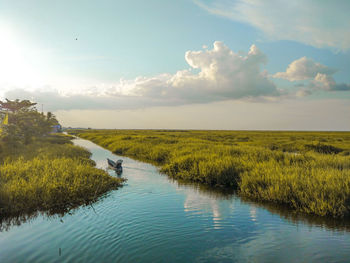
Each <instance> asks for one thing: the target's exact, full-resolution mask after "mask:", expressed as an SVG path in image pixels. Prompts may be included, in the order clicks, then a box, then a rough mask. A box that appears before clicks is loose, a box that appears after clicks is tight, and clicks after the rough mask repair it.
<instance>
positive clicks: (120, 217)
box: [0, 139, 350, 262]
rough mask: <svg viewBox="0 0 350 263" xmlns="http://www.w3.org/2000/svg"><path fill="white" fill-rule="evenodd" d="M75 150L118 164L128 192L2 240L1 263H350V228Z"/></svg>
mask: <svg viewBox="0 0 350 263" xmlns="http://www.w3.org/2000/svg"><path fill="white" fill-rule="evenodd" d="M75 144H77V145H81V146H84V147H86V148H88V149H90V151H92V153H93V156H92V159H93V160H95V161H96V163H97V166H98V167H100V168H103V169H106V165H107V162H106V158H107V157H108V158H111V159H114V160H115V159H123V160H124V163H123V165H124V170H123V177H125V178H127V179H128V181H127V183H126V185H125V186H124V187H123V188H120V189H119V190H117V191H113V192H111V193H110V194H108V196H107V197H105V198H103V199H102V200H101V201H99V202H98V203H96V204H94V205H93V207H83V208H79V209H77V210H76V211H74V212H73V214H72V215H69V214H67V215H65V216H63V217H58V216H57V217H50V218H48V217H46V216H38V217H36V218H33V219H31V220H28V221H27V222H24V223H22V224H21V225H19V226H11V227H10V228H9V229H8V230H7V231H5V230H4V231H3V232H0V262H349V259H350V232H349V229H350V224H349V222H342V221H338V220H333V221H332V220H325V219H320V218H312V217H305V216H301V215H298V214H293V213H291V211H289V210H285V209H281V208H276V207H271V206H261V205H258V204H256V203H252V202H246V201H243V200H242V199H240V198H239V197H237V196H236V195H235V194H233V193H224V192H223V191H220V190H215V189H210V188H205V187H203V186H199V185H196V184H186V183H181V182H178V181H173V180H171V179H169V178H168V177H167V176H165V175H161V174H159V173H158V171H157V169H156V168H155V167H154V166H152V165H149V164H145V163H142V162H138V161H135V160H132V159H129V158H125V157H120V156H116V155H113V154H111V153H110V152H109V151H107V150H105V149H102V148H101V147H99V146H97V145H95V144H93V143H91V142H89V141H86V140H81V139H76V140H75ZM110 173H111V174H112V175H114V176H116V175H115V173H114V172H113V171H110Z"/></svg>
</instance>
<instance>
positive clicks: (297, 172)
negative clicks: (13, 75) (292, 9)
mask: <svg viewBox="0 0 350 263" xmlns="http://www.w3.org/2000/svg"><path fill="white" fill-rule="evenodd" d="M73 132H74V133H76V134H78V135H79V136H80V137H82V138H85V139H89V140H91V141H93V142H95V143H97V144H99V145H101V146H103V147H105V148H107V149H109V150H111V151H112V152H115V153H117V154H121V155H125V156H129V157H133V158H135V159H138V160H142V161H146V162H150V163H153V164H155V165H157V166H159V167H160V170H161V171H162V172H164V173H166V174H168V175H169V176H171V177H173V178H177V179H185V180H191V181H195V182H200V183H203V184H208V185H213V186H224V187H230V188H234V189H237V190H238V192H239V194H240V195H241V196H243V197H245V198H249V199H251V200H258V201H262V202H272V203H276V204H281V205H287V206H289V207H291V208H293V209H295V210H297V211H301V212H304V213H308V214H315V215H320V216H331V217H348V216H349V215H350V133H349V132H270V131H266V132H264V131H249V132H248V131H176V130H175V131H169V130H88V131H86V130H85V131H73Z"/></svg>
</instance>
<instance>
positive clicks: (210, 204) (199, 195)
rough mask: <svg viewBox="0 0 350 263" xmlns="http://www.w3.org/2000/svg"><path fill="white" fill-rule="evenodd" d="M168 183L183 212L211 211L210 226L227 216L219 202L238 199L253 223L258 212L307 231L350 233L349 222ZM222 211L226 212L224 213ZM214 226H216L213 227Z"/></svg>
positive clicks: (189, 184)
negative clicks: (181, 198)
mask: <svg viewBox="0 0 350 263" xmlns="http://www.w3.org/2000/svg"><path fill="white" fill-rule="evenodd" d="M169 180H170V181H171V182H173V183H175V184H177V186H178V189H179V191H182V192H184V194H185V195H186V200H185V202H184V210H185V212H189V213H195V212H198V213H201V212H203V211H209V210H210V211H211V214H212V220H213V222H214V226H216V227H220V221H222V220H223V219H224V218H223V217H224V216H227V215H229V214H230V213H231V212H228V211H227V207H222V206H220V202H221V201H222V200H233V199H235V198H236V199H239V200H240V202H242V203H243V204H248V205H249V206H250V210H249V215H250V219H251V221H253V222H257V220H258V208H263V209H266V210H267V211H269V212H271V213H273V214H276V215H279V216H280V217H281V218H283V219H284V220H287V221H288V222H290V223H292V224H295V225H298V224H307V225H308V226H309V227H322V228H326V229H329V230H333V231H347V232H350V218H342V219H339V218H331V217H320V216H315V215H309V214H305V213H300V212H296V211H295V210H293V209H290V208H288V207H286V206H283V205H276V204H272V203H260V202H259V203H258V202H254V201H252V200H248V199H246V198H244V197H241V196H239V194H238V193H237V191H235V190H233V189H226V188H221V187H210V186H207V185H201V184H199V183H193V182H189V181H185V180H178V181H176V180H174V179H169ZM233 206H234V202H231V206H230V209H231V210H232V212H233V210H234V207H233ZM225 209H226V210H225ZM223 210H225V211H223ZM215 223H216V225H215Z"/></svg>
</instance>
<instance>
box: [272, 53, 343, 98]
mask: <svg viewBox="0 0 350 263" xmlns="http://www.w3.org/2000/svg"><path fill="white" fill-rule="evenodd" d="M335 72H336V70H334V69H332V68H329V67H327V66H325V65H322V64H320V63H318V62H315V61H313V60H312V59H310V58H307V57H302V58H299V59H297V60H294V61H293V62H292V63H290V64H289V65H288V67H287V69H286V71H285V72H277V73H276V74H274V75H273V77H274V78H282V79H286V80H289V81H300V80H304V81H308V85H307V87H308V88H309V90H307V89H301V90H299V91H297V96H298V97H301V96H306V95H310V94H311V90H325V91H347V90H350V85H349V84H346V83H341V84H337V83H336V82H335V80H334V78H333V76H332V75H333V74H334V73H335ZM303 86H304V85H303ZM310 89H311V90H310Z"/></svg>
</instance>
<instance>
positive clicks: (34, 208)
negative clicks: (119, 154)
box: [0, 135, 123, 218]
mask: <svg viewBox="0 0 350 263" xmlns="http://www.w3.org/2000/svg"><path fill="white" fill-rule="evenodd" d="M90 156H91V153H90V152H88V151H87V150H86V149H84V148H81V147H78V146H74V145H72V143H71V142H70V140H69V138H68V137H67V136H62V135H61V136H60V135H55V136H52V135H51V136H47V137H44V138H42V139H40V140H37V141H36V142H34V143H32V144H31V145H28V146H25V147H22V148H20V149H6V147H2V148H1V152H0V162H1V166H0V218H8V217H15V216H23V215H30V214H32V213H36V212H44V213H47V214H55V213H64V212H67V211H69V210H71V209H73V208H76V207H78V206H80V205H87V204H90V203H92V202H94V201H96V200H98V198H99V197H101V196H102V195H103V194H105V193H106V192H108V191H109V190H112V189H117V188H118V187H119V186H120V185H121V183H122V181H123V180H122V179H120V178H115V177H111V176H109V175H108V173H107V172H105V171H103V170H100V169H97V168H95V167H94V165H95V163H94V162H93V161H92V160H91V159H90Z"/></svg>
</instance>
